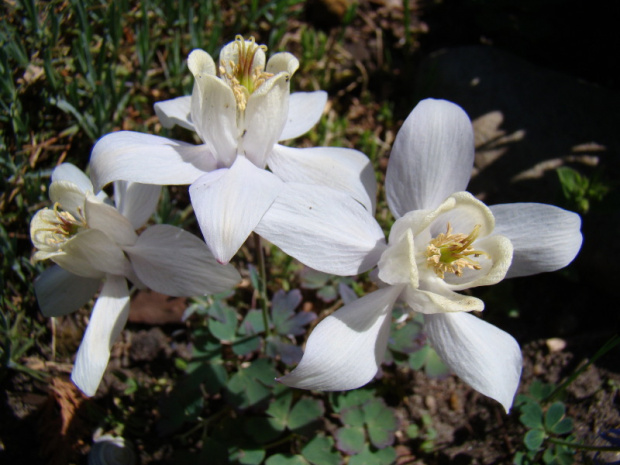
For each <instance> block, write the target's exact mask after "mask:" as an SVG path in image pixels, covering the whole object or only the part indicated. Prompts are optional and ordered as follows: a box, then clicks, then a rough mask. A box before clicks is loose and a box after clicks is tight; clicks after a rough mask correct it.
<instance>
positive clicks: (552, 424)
mask: <svg viewBox="0 0 620 465" xmlns="http://www.w3.org/2000/svg"><path fill="white" fill-rule="evenodd" d="M565 413H566V408H565V407H564V404H563V403H562V402H554V403H553V404H551V405H550V406H549V408H548V409H547V413H546V414H545V429H546V430H547V431H551V432H553V433H556V434H564V433H569V432H570V431H571V429H572V428H573V422H572V420H571V419H570V418H565V420H568V421H563V418H564V414H565ZM556 428H558V429H559V431H562V432H557V431H556ZM567 428H568V429H567Z"/></svg>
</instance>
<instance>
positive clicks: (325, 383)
mask: <svg viewBox="0 0 620 465" xmlns="http://www.w3.org/2000/svg"><path fill="white" fill-rule="evenodd" d="M473 161H474V142H473V130H472V126H471V122H470V120H469V118H468V117H467V114H466V113H465V112H464V111H463V110H462V109H461V108H460V107H458V106H457V105H455V104H453V103H450V102H447V101H443V100H432V99H428V100H423V101H422V102H420V103H419V104H418V105H417V106H416V108H414V110H413V111H412V112H411V114H410V115H409V117H408V118H407V120H406V121H405V122H404V124H403V127H402V128H401V130H400V131H399V133H398V135H397V136H396V140H395V142H394V147H393V149H392V154H391V155H390V160H389V164H388V170H387V177H386V193H387V199H388V204H389V206H390V210H391V211H392V213H393V214H394V216H395V217H396V218H397V220H396V222H395V223H394V225H393V226H392V229H391V231H390V237H389V242H388V246H387V248H386V249H385V250H384V251H383V253H382V255H381V258H380V259H379V261H378V269H377V276H378V278H379V279H380V281H381V283H380V285H381V286H384V287H383V288H381V289H379V290H378V291H375V292H372V293H370V294H368V295H367V296H365V297H363V298H361V299H359V300H356V301H354V302H352V303H350V304H348V305H345V306H344V307H343V308H341V309H340V310H338V311H336V312H335V313H333V314H332V315H330V316H328V317H327V318H325V319H324V320H323V321H321V322H320V323H319V324H318V325H317V326H316V328H315V329H314V331H313V332H312V334H311V335H310V338H309V339H308V343H307V345H306V351H305V353H304V356H303V358H302V360H301V362H300V363H299V365H298V366H297V368H295V370H293V371H292V372H291V373H289V374H288V375H286V376H284V377H283V378H281V379H280V381H281V382H282V383H284V384H287V385H289V386H293V387H299V388H304V389H321V390H343V389H354V388H357V387H359V386H362V385H364V384H366V383H367V382H369V381H370V380H371V379H372V378H373V377H374V376H375V374H376V373H377V370H378V368H379V365H380V364H381V362H382V361H383V357H384V354H385V351H386V348H387V342H388V339H389V335H390V326H391V314H392V308H393V306H394V304H395V302H396V301H397V300H399V299H400V300H402V301H403V302H405V303H406V304H407V306H408V307H409V308H410V309H411V311H414V312H419V313H422V314H424V321H425V331H426V333H427V335H428V338H429V340H430V342H431V344H432V345H433V347H434V348H435V350H436V351H437V353H438V354H439V356H440V357H441V358H442V360H443V361H444V362H445V363H446V364H447V365H448V366H449V367H450V368H451V369H452V371H453V372H454V373H456V374H457V375H458V376H460V377H461V378H462V379H463V380H464V381H466V382H467V383H468V384H469V385H470V386H472V387H473V388H474V389H476V390H477V391H479V392H481V393H482V394H484V395H487V396H489V397H491V398H493V399H495V400H497V401H499V402H500V403H501V404H502V405H503V406H504V408H505V409H506V410H509V409H510V407H511V405H512V402H513V398H514V395H515V392H516V390H517V387H518V384H519V378H520V375H521V366H522V359H521V351H520V348H519V345H518V343H517V342H516V341H515V340H514V338H513V337H512V336H510V335H509V334H507V333H505V332H504V331H502V330H500V329H499V328H496V327H495V326H493V325H491V324H489V323H486V322H485V321H483V320H482V319H480V318H478V317H476V316H474V315H472V314H471V313H470V312H471V311H481V310H483V309H484V303H483V302H482V301H481V300H480V299H477V298H475V297H472V296H469V295H464V294H461V293H459V292H458V291H463V290H465V289H468V288H472V287H477V286H487V285H491V284H495V283H497V282H499V281H501V280H502V279H503V278H505V277H513V276H525V275H531V274H536V273H540V272H544V271H554V270H557V269H559V268H562V267H564V266H566V265H568V264H569V263H570V262H571V261H572V260H573V258H574V257H575V256H576V255H577V252H578V251H579V248H580V247H581V241H582V237H581V232H580V226H581V220H580V218H579V216H578V215H576V214H574V213H571V212H568V211H565V210H562V209H560V208H557V207H554V206H551V205H543V204H533V203H523V204H519V203H516V204H506V205H496V206H492V207H487V206H485V205H484V204H483V203H482V202H480V201H478V200H476V199H475V198H474V197H473V196H472V195H471V194H469V193H467V192H463V191H464V190H465V188H466V187H467V183H468V182H469V177H470V173H471V170H472V165H473Z"/></svg>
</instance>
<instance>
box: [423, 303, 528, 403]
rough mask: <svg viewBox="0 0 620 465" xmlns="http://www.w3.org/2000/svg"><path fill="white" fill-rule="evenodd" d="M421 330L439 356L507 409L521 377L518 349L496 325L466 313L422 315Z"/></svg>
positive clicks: (519, 352)
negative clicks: (422, 325)
mask: <svg viewBox="0 0 620 465" xmlns="http://www.w3.org/2000/svg"><path fill="white" fill-rule="evenodd" d="M424 321H425V326H424V328H425V331H426V332H427V334H428V337H429V339H430V342H431V344H432V345H433V347H434V348H435V350H436V351H437V353H438V354H439V356H440V357H441V359H442V360H443V361H444V362H445V363H446V364H447V365H448V367H450V369H451V370H452V371H453V372H454V373H456V375H458V376H459V377H460V378H461V379H462V380H463V381H465V382H466V383H467V384H469V385H470V386H471V387H472V388H474V389H475V390H476V391H478V392H480V393H482V394H484V395H485V396H489V397H491V398H492V399H495V400H497V401H498V402H499V403H501V404H502V405H503V406H504V408H505V409H506V412H508V411H509V410H510V407H511V406H512V402H513V399H514V396H515V393H516V391H517V387H518V386H519V378H520V377H521V367H522V358H521V349H520V348H519V344H518V343H517V341H515V340H514V338H513V337H512V336H511V335H510V334H508V333H506V332H504V331H502V330H501V329H499V328H496V327H495V326H493V325H491V324H489V323H487V322H485V321H483V320H481V319H480V318H477V317H475V316H473V315H468V314H466V313H449V314H435V315H425V316H424Z"/></svg>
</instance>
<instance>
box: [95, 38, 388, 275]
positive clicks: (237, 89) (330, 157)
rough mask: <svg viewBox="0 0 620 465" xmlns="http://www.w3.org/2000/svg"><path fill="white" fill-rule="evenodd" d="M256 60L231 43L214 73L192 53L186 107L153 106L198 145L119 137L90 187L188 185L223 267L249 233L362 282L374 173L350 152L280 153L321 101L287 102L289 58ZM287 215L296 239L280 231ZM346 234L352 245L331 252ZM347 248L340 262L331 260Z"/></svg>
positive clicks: (99, 156)
mask: <svg viewBox="0 0 620 465" xmlns="http://www.w3.org/2000/svg"><path fill="white" fill-rule="evenodd" d="M265 49H266V47H265V46H259V45H257V44H255V43H254V40H253V39H252V40H243V38H242V37H240V36H238V37H237V39H236V40H235V41H234V42H232V43H230V44H228V45H226V46H225V47H224V48H223V49H222V51H221V53H220V62H219V66H218V67H216V65H215V62H214V61H213V59H212V58H211V57H210V56H209V55H208V54H207V53H206V52H204V51H202V50H194V51H193V52H192V53H191V54H190V55H189V58H188V66H189V69H190V71H191V72H192V74H193V75H194V79H195V81H194V90H193V92H192V95H191V97H190V96H187V97H179V98H176V99H173V100H168V101H164V102H160V103H157V104H156V105H155V111H156V113H157V115H158V116H159V118H160V120H161V122H162V124H163V125H164V126H166V127H171V126H173V125H175V124H178V125H180V126H182V127H185V128H187V129H191V130H193V131H195V132H196V133H197V134H198V136H199V137H200V139H201V140H202V142H203V143H202V144H201V145H197V146H195V145H191V144H187V143H184V142H179V141H175V140H171V139H167V138H164V137H159V136H154V135H148V134H140V133H135V132H128V131H121V132H116V133H112V134H108V135H107V136H105V137H103V138H102V139H101V140H99V141H98V142H97V144H96V145H95V147H94V149H93V153H92V157H91V170H92V176H93V183H94V185H95V187H96V188H100V187H102V186H104V185H105V184H107V183H109V182H111V181H116V180H125V181H133V182H141V183H145V184H191V186H190V195H191V201H192V205H193V207H194V210H195V212H196V216H197V218H198V223H199V225H200V228H201V230H202V232H203V235H204V237H205V240H206V242H207V244H208V245H209V247H210V248H211V250H212V251H213V254H214V255H215V257H216V258H217V259H218V260H219V261H220V262H223V263H226V262H228V261H229V260H230V259H231V257H232V256H233V255H234V254H235V253H236V252H237V250H238V249H239V247H240V246H241V245H242V244H243V242H244V241H245V240H246V239H247V237H248V235H249V234H250V233H251V232H252V231H256V232H257V233H259V234H261V235H262V236H263V237H265V238H266V239H268V240H270V241H271V242H273V243H274V244H276V245H278V246H279V247H280V248H282V249H283V250H284V251H285V252H287V253H288V254H290V255H293V256H294V257H296V258H298V259H299V260H301V261H302V262H304V263H306V264H307V265H308V266H311V267H313V268H316V269H320V270H322V271H326V272H329V273H334V274H356V273H358V272H360V271H364V263H363V261H364V260H366V256H367V255H368V251H369V250H371V249H372V248H374V247H375V245H376V244H377V243H378V242H379V243H380V242H381V241H382V240H383V238H382V234H381V230H380V228H379V227H378V225H376V223H375V221H374V218H373V213H374V207H375V193H376V181H375V177H374V173H373V169H372V165H371V164H370V162H369V160H368V158H367V157H366V156H365V155H363V154H362V153H360V152H358V151H356V150H351V149H345V148H328V147H315V148H307V149H295V148H290V147H286V146H284V145H279V144H277V141H279V140H286V139H292V138H294V137H298V136H300V135H302V134H304V133H305V132H306V131H308V130H309V129H310V128H311V127H312V126H314V124H315V123H316V122H317V121H318V120H319V118H320V116H321V114H322V112H323V108H324V106H325V103H326V100H327V94H326V93H325V92H322V91H318V92H309V93H294V94H292V95H289V92H290V90H289V89H290V83H289V81H290V78H291V76H292V75H293V73H294V72H295V71H296V70H297V68H298V66H299V62H298V61H297V59H296V58H295V57H294V56H293V55H291V54H290V53H276V54H275V55H273V56H272V57H271V58H270V59H269V61H268V62H266V58H265ZM218 71H219V77H218ZM266 167H268V168H269V170H270V171H267V170H266V169H265V168H266ZM347 197H349V198H351V200H347ZM283 214H287V215H289V217H287V218H282V217H281V215H283ZM290 215H293V220H294V225H295V231H294V232H293V231H289V230H283V229H282V227H283V226H284V225H285V224H286V223H288V222H289V221H290V220H291V218H290ZM323 227H326V228H327V227H329V229H330V230H331V231H332V232H333V236H334V237H335V239H333V240H332V241H329V242H323V241H322V240H321V236H322V235H324V236H329V235H328V234H327V232H325V233H324V234H323V233H319V234H318V235H317V234H316V229H317V228H318V229H321V228H323ZM348 235H351V236H353V237H356V238H358V240H359V243H357V244H355V245H349V244H348V243H342V242H340V243H338V242H336V240H337V239H338V238H339V237H346V236H348ZM305 243H313V246H314V247H313V248H312V249H308V248H307V247H305V245H301V244H305ZM345 247H348V248H349V250H350V251H349V252H347V253H346V254H345V255H346V256H342V257H338V256H336V257H333V258H332V257H328V255H329V253H331V252H332V251H334V250H336V251H340V250H343V249H344V248H345ZM358 249H359V251H358ZM345 260H346V261H345ZM366 269H367V268H366Z"/></svg>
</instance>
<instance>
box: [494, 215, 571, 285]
mask: <svg viewBox="0 0 620 465" xmlns="http://www.w3.org/2000/svg"><path fill="white" fill-rule="evenodd" d="M491 211H492V212H493V215H495V232H496V233H497V234H502V235H504V236H506V237H508V239H510V241H511V242H512V245H513V247H514V256H513V259H512V265H511V266H510V269H509V270H508V274H507V275H506V277H507V278H514V277H517V276H529V275H532V274H536V273H542V272H546V271H555V270H559V269H560V268H563V267H565V266H566V265H568V264H569V263H570V262H572V261H573V259H574V258H575V256H576V255H577V253H578V252H579V249H580V248H581V243H582V240H583V237H582V235H581V231H580V228H581V218H580V217H579V215H577V214H576V213H573V212H569V211H566V210H563V209H561V208H558V207H554V206H553V205H545V204H540V203H514V204H503V205H493V206H492V207H491Z"/></svg>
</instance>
